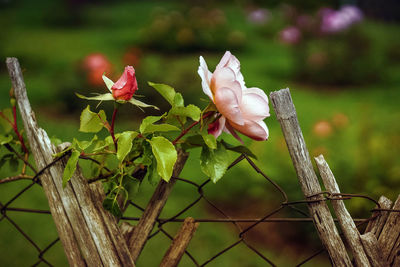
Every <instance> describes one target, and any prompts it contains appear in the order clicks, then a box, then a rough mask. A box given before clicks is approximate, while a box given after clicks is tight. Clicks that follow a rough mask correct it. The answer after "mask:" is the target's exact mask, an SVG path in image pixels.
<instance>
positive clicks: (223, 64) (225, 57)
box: [215, 51, 232, 70]
mask: <svg viewBox="0 0 400 267" xmlns="http://www.w3.org/2000/svg"><path fill="white" fill-rule="evenodd" d="M231 56H232V54H231V52H230V51H226V52H225V54H224V55H223V56H222V58H221V60H220V61H219V63H218V65H217V67H215V70H218V69H222V68H224V67H226V64H227V63H228V61H229V59H230V58H231Z"/></svg>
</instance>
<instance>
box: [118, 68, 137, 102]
mask: <svg viewBox="0 0 400 267" xmlns="http://www.w3.org/2000/svg"><path fill="white" fill-rule="evenodd" d="M137 89H138V85H137V81H136V76H135V69H134V68H133V67H132V66H126V67H125V71H124V73H123V74H122V76H121V78H119V80H118V81H117V82H116V83H114V85H113V86H112V87H111V90H112V94H113V97H114V98H115V99H116V100H125V101H129V100H130V99H131V98H132V96H133V94H134V93H135V92H136V90H137Z"/></svg>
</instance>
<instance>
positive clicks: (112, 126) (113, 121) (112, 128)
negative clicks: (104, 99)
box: [110, 104, 118, 152]
mask: <svg viewBox="0 0 400 267" xmlns="http://www.w3.org/2000/svg"><path fill="white" fill-rule="evenodd" d="M117 112H118V106H117V104H116V105H115V106H114V112H113V115H112V119H111V127H110V135H111V138H112V139H113V141H114V146H115V152H117V151H118V145H117V140H115V135H114V124H115V117H116V116H117Z"/></svg>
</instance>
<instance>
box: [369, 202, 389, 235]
mask: <svg viewBox="0 0 400 267" xmlns="http://www.w3.org/2000/svg"><path fill="white" fill-rule="evenodd" d="M378 203H379V205H380V207H381V208H382V209H390V207H392V204H393V202H392V201H391V200H390V199H388V198H387V197H385V196H381V197H380V198H379V200H378ZM375 208H379V206H378V205H377V206H376V207H375ZM372 216H373V217H374V216H377V217H375V218H374V219H372V220H370V221H369V222H368V225H367V228H365V233H368V232H371V233H373V234H374V235H375V237H376V239H379V236H380V235H381V232H382V229H383V226H385V223H386V220H387V217H388V216H389V212H388V211H374V212H373V213H372Z"/></svg>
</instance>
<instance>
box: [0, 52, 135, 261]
mask: <svg viewBox="0 0 400 267" xmlns="http://www.w3.org/2000/svg"><path fill="white" fill-rule="evenodd" d="M6 63H7V68H8V71H9V74H10V78H11V81H12V85H13V88H14V92H15V96H16V99H17V103H18V107H19V110H20V112H21V116H22V120H23V123H24V128H25V131H26V135H27V137H28V141H29V144H30V147H31V150H32V154H33V156H34V159H35V162H36V165H37V168H38V169H39V170H41V169H43V168H47V169H46V170H45V171H44V172H43V174H42V175H41V177H40V179H41V182H42V185H43V189H44V191H45V194H46V196H47V199H48V201H49V206H50V211H51V214H52V216H53V219H54V222H55V224H56V227H57V231H58V234H59V237H60V240H61V242H62V244H63V246H64V251H65V254H66V256H67V259H68V262H69V264H70V265H71V266H95V267H98V266H135V264H134V261H133V259H132V257H131V255H130V253H129V250H128V247H127V244H126V242H125V240H124V238H123V236H122V234H121V233H120V231H119V229H118V226H117V224H116V221H115V220H114V219H113V218H112V217H111V216H110V214H109V213H108V212H106V211H105V210H104V209H103V207H102V204H101V203H102V202H101V201H102V197H103V195H104V193H103V192H102V189H101V188H99V185H97V187H98V188H97V191H95V192H93V191H92V190H91V188H90V187H89V184H88V183H87V181H86V179H85V178H84V177H83V176H82V173H81V172H80V170H79V169H78V170H77V171H76V172H75V174H74V175H73V177H72V179H71V181H70V182H68V184H67V186H66V187H65V188H63V187H62V175H63V171H64V167H65V164H66V159H62V160H60V161H58V162H56V163H55V164H53V165H51V166H50V167H48V165H49V164H50V163H52V162H53V160H54V159H53V156H52V155H53V154H55V153H56V148H55V147H54V146H53V145H52V144H51V142H50V139H49V137H48V136H47V133H46V132H45V131H44V130H43V129H41V128H39V127H38V125H37V123H36V119H35V115H34V112H33V111H32V109H31V106H30V103H29V100H28V96H27V93H26V87H25V83H24V80H23V77H22V72H21V68H20V65H19V62H18V60H17V59H16V58H7V60H6ZM94 187H96V185H94Z"/></svg>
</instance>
